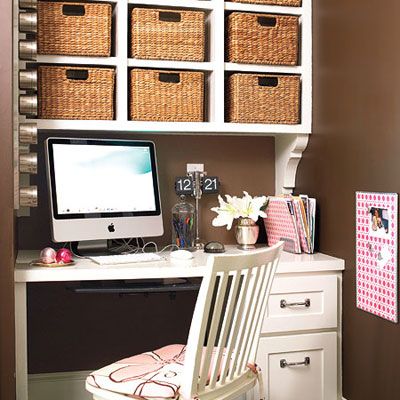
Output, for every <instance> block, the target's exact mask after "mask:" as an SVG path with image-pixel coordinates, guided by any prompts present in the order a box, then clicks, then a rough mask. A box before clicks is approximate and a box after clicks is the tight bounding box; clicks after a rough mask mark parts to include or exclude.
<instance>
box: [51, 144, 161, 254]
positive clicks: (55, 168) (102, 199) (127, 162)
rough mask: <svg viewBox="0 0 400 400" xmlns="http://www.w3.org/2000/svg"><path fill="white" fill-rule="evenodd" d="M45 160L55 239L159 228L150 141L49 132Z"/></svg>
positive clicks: (142, 233) (102, 239) (139, 233)
mask: <svg viewBox="0 0 400 400" xmlns="http://www.w3.org/2000/svg"><path fill="white" fill-rule="evenodd" d="M46 160H47V177H48V187H49V197H50V211H51V221H52V224H51V225H52V238H53V241H55V242H77V241H79V242H80V243H81V244H82V247H83V248H84V247H85V245H84V244H85V243H86V244H88V243H89V242H86V241H90V243H91V244H92V245H93V248H96V247H97V248H98V250H99V251H100V249H103V250H104V243H107V241H108V240H110V239H121V238H136V237H149V236H161V235H162V234H163V221H162V214H161V205H160V195H159V187H158V174H157V163H156V152H155V146H154V143H153V142H149V141H137V140H114V139H111V140H103V139H70V138H68V139H67V138H49V139H47V141H46ZM93 241H95V242H93ZM96 243H97V245H96ZM99 243H103V245H100V244H99ZM88 247H89V248H90V246H88Z"/></svg>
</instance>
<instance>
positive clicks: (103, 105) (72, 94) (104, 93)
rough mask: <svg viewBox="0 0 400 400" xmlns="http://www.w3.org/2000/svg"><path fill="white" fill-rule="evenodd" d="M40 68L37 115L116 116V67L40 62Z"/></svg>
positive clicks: (64, 117)
mask: <svg viewBox="0 0 400 400" xmlns="http://www.w3.org/2000/svg"><path fill="white" fill-rule="evenodd" d="M38 72H39V74H38V118H47V119H113V118H114V105H113V102H114V76H115V71H114V69H111V68H85V67H64V66H62V67H48V66H40V67H39V69H38Z"/></svg>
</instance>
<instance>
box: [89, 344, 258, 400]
mask: <svg viewBox="0 0 400 400" xmlns="http://www.w3.org/2000/svg"><path fill="white" fill-rule="evenodd" d="M204 350H205V349H204ZM185 352H186V345H183V344H173V345H168V346H165V347H162V348H160V349H158V350H154V351H149V352H147V353H142V354H138V355H135V356H132V357H129V358H124V359H123V360H120V361H117V362H115V363H113V364H110V365H107V366H106V367H103V368H101V369H98V370H97V371H94V372H92V373H91V374H90V375H89V376H88V377H87V379H86V386H87V387H89V388H88V389H89V390H90V387H92V388H94V389H101V390H105V391H108V392H112V393H118V394H121V395H124V396H127V397H129V398H133V399H146V400H147V399H149V400H152V399H171V400H173V399H179V389H180V387H181V382H182V375H183V366H184V361H185ZM215 352H216V348H215V350H214V351H213V353H212V356H211V364H212V363H213V360H214V354H215ZM203 354H204V353H203ZM223 357H224V356H223ZM248 369H249V370H253V368H252V366H251V365H249V366H248ZM209 378H210V377H209Z"/></svg>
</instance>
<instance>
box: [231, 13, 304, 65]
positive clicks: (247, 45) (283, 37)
mask: <svg viewBox="0 0 400 400" xmlns="http://www.w3.org/2000/svg"><path fill="white" fill-rule="evenodd" d="M227 29H228V35H227V38H228V40H227V53H228V61H230V62H238V63H249V64H276V65H297V63H298V51H299V17H296V16H289V15H267V14H251V13H242V12H233V13H232V14H230V15H229V17H228V23H227Z"/></svg>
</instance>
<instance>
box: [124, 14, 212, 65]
mask: <svg viewBox="0 0 400 400" xmlns="http://www.w3.org/2000/svg"><path fill="white" fill-rule="evenodd" d="M204 43H205V14H204V12H203V11H181V10H158V9H150V8H134V9H133V10H132V14H131V56H132V57H134V58H144V59H157V60H158V59H164V60H184V61H204Z"/></svg>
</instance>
